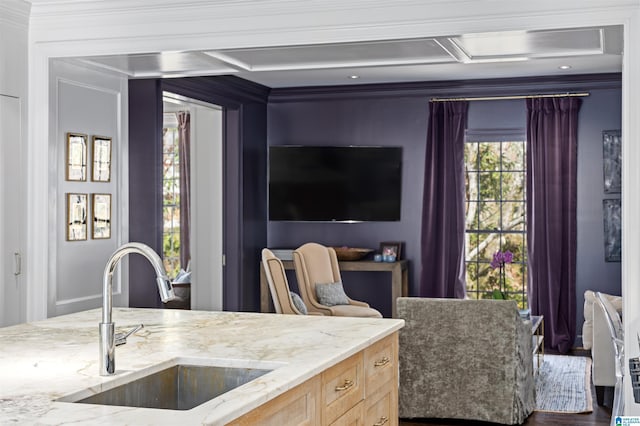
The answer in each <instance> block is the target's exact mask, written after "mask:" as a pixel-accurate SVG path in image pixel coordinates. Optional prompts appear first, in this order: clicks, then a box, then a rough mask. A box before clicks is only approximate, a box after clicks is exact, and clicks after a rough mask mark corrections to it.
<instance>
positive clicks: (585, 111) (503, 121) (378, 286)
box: [268, 74, 621, 333]
mask: <svg viewBox="0 0 640 426" xmlns="http://www.w3.org/2000/svg"><path fill="white" fill-rule="evenodd" d="M556 91H557V92H562V93H564V92H567V91H589V92H591V96H589V97H586V98H584V101H583V105H582V108H581V112H580V124H579V126H580V128H579V144H578V161H579V166H578V273H577V290H576V303H577V312H578V315H577V318H576V321H577V324H578V333H581V328H582V327H581V326H582V321H583V318H582V303H583V293H584V290H586V289H595V290H601V291H605V292H608V293H613V294H620V291H621V275H620V263H606V262H604V253H603V231H602V229H603V226H602V198H603V190H602V187H603V186H602V139H601V138H602V130H609V129H619V128H620V126H621V81H620V75H618V74H615V75H598V76H574V77H569V78H567V77H565V78H553V77H551V78H539V79H527V80H521V79H517V80H516V79H514V80H485V81H482V80H478V81H475V82H474V81H470V82H443V83H424V84H407V85H371V86H361V87H360V88H358V87H351V88H346V87H345V88H343V87H334V88H306V89H305V88H296V89H274V90H272V92H271V95H270V98H269V104H268V143H269V145H284V144H303V145H393V146H402V147H403V171H402V173H403V176H402V182H403V188H402V212H401V220H400V221H399V222H376V223H355V224H343V223H295V222H269V223H268V246H269V247H275V248H295V247H298V246H299V245H301V244H303V243H305V242H308V241H316V242H319V243H322V244H326V245H348V246H353V247H370V248H376V249H377V248H378V246H379V243H380V242H381V241H403V242H404V243H405V246H404V255H403V257H405V258H407V259H409V260H410V262H411V264H410V274H409V278H410V284H409V293H410V295H416V294H417V290H418V285H419V283H418V282H417V279H416V277H418V276H419V271H420V269H419V268H420V265H419V264H418V259H419V254H420V253H419V244H420V226H421V225H420V217H421V210H422V208H421V198H422V186H423V171H424V145H425V141H426V132H427V117H428V114H427V113H428V102H429V98H430V97H433V96H445V97H448V96H477V95H479V96H482V95H499V94H528V93H530V94H534V93H550V92H556ZM525 126H526V109H525V102H524V100H516V101H482V102H480V101H476V102H472V103H471V105H470V108H469V122H468V128H473V129H496V128H522V129H524V128H525ZM594 171H595V172H594ZM342 278H343V281H344V282H345V287H346V289H347V291H348V292H349V293H350V295H351V296H353V297H354V298H360V299H362V300H366V301H368V302H369V303H370V304H371V305H373V306H374V307H375V308H377V309H379V310H380V311H381V312H383V314H384V315H385V316H389V315H390V312H391V304H390V297H391V296H390V291H389V282H390V278H389V277H388V276H385V275H384V274H379V273H372V272H362V273H360V272H358V273H356V272H351V273H343V277H342ZM289 279H290V282H291V284H292V287H295V277H294V276H293V274H290V275H289Z"/></svg>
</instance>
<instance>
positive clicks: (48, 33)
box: [31, 0, 638, 53]
mask: <svg viewBox="0 0 640 426" xmlns="http://www.w3.org/2000/svg"><path fill="white" fill-rule="evenodd" d="M32 3H33V6H32V9H31V37H32V41H33V42H36V43H38V42H48V43H50V42H70V41H78V42H83V41H87V40H95V41H102V40H116V41H117V40H123V39H131V38H136V39H139V40H142V39H147V40H153V39H156V40H163V41H166V40H171V41H172V43H171V46H172V48H175V50H194V49H216V48H234V47H256V39H258V40H260V43H263V44H261V45H262V46H276V45H296V44H308V43H327V42H339V41H342V42H345V41H362V40H372V39H379V40H383V39H388V38H389V35H388V34H389V32H390V30H391V29H392V30H393V31H392V33H393V38H416V37H424V36H437V35H451V34H452V33H457V32H458V27H459V26H461V25H463V26H464V27H465V28H466V29H467V30H470V31H483V30H484V29H483V27H482V26H469V25H468V23H469V22H474V21H477V20H476V19H475V18H476V17H477V16H478V15H483V16H484V17H486V18H487V19H493V20H500V21H502V22H503V24H502V27H503V29H504V30H505V31H506V30H510V29H514V30H516V29H520V30H521V29H523V27H522V22H527V21H528V22H533V20H532V18H533V17H536V16H537V17H545V18H546V19H545V20H544V21H546V22H548V24H544V25H548V27H549V28H553V27H558V25H559V23H558V20H559V16H561V15H563V14H568V15H573V14H576V13H578V12H579V13H580V15H581V16H592V19H593V20H597V19H598V16H601V15H602V13H603V12H604V11H607V12H609V13H610V12H611V11H612V10H618V9H619V10H620V13H621V14H622V10H626V9H628V8H631V7H635V8H637V6H638V5H637V0H609V1H606V0H582V1H577V0H571V1H566V2H560V3H558V2H557V1H552V0H539V1H537V2H513V1H509V0H493V1H492V2H491V3H492V7H491V8H487V6H486V5H485V4H484V2H478V1H477V0H448V1H446V0H422V1H420V0H394V1H393V2H390V1H388V0H387V1H383V0H306V1H298V0H217V1H215V2H212V1H206V0H174V1H169V0H129V1H127V0H59V1H56V0H32ZM488 9H489V10H490V13H489V14H487V10H488ZM514 17H516V18H517V19H514ZM538 21H540V20H538ZM562 22H564V24H565V25H567V23H566V21H562ZM545 28H546V27H545ZM539 29H541V28H539ZM427 30H428V32H429V34H427ZM194 37H197V38H200V39H202V42H201V43H202V44H201V45H199V46H193V38H194ZM187 39H188V41H187ZM183 40H184V42H183V43H181V41H183ZM151 44H152V43H151V42H149V43H147V45H151ZM135 48H136V47H133V48H132V49H135ZM139 49H143V47H142V46H140V47H139ZM131 53H133V52H131Z"/></svg>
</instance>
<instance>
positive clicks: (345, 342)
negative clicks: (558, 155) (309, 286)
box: [0, 308, 404, 425]
mask: <svg viewBox="0 0 640 426" xmlns="http://www.w3.org/2000/svg"><path fill="white" fill-rule="evenodd" d="M113 318H114V322H115V324H116V329H117V330H121V331H126V329H129V328H132V327H134V326H136V325H138V324H144V328H143V329H142V330H140V331H138V332H136V333H135V334H133V335H131V336H130V337H129V338H128V340H127V343H126V344H125V345H122V346H118V347H117V348H116V355H115V362H116V364H115V366H116V372H115V375H113V376H109V377H102V376H100V375H99V373H98V370H99V368H98V323H99V322H100V319H101V310H100V309H95V310H90V311H85V312H79V313H75V314H70V315H65V316H60V317H55V318H50V319H47V320H44V321H39V322H33V323H27V324H21V325H17V326H12V327H5V328H0V340H1V341H2V342H3V343H2V345H0V424H7V423H16V424H42V425H49V424H52V425H53V424H56V425H58V424H104V423H108V424H140V425H141V424H150V425H151V424H153V425H160V424H179V425H191V424H194V425H195V424H210V425H223V424H227V423H230V422H232V421H236V422H237V423H238V424H251V423H252V422H255V421H259V422H260V423H264V424H267V423H269V422H270V421H274V422H275V421H278V422H280V423H279V424H280V425H283V424H286V423H282V414H284V413H285V412H286V411H287V410H288V409H289V408H288V407H289V405H287V401H293V402H292V403H291V405H290V407H291V409H294V408H295V407H300V406H302V407H303V413H302V414H300V415H301V416H302V417H304V416H307V415H308V416H312V417H310V418H309V419H307V420H306V421H308V422H310V423H309V424H321V423H329V422H330V421H333V420H335V419H333V418H331V419H329V418H328V417H326V416H328V415H329V414H327V413H336V412H337V413H338V414H341V413H342V412H341V411H339V410H342V411H345V413H346V414H345V416H347V415H348V416H351V417H353V416H354V415H356V414H358V413H364V414H362V415H367V414H366V413H367V412H370V414H371V415H377V414H376V410H377V411H380V409H381V408H380V407H376V406H374V404H373V403H374V402H376V401H378V399H379V400H380V401H383V402H384V401H386V402H385V403H386V404H387V405H391V409H392V414H393V408H395V409H396V410H397V331H398V330H399V329H400V328H401V327H402V326H403V324H404V322H403V320H396V319H379V318H368V319H367V318H344V317H314V316H295V315H276V314H258V313H235V312H205V311H185V310H171V309H133V308H115V309H114V311H113ZM175 359H179V360H180V361H181V362H184V363H190V362H195V361H197V360H206V361H207V362H208V363H213V364H216V365H225V366H232V367H234V366H236V367H246V368H260V369H268V370H273V371H270V372H269V373H267V374H265V375H263V376H261V377H259V378H257V379H254V380H252V381H251V382H249V383H247V384H245V385H243V386H240V387H238V388H235V389H233V390H231V391H229V392H227V393H225V394H223V395H221V396H219V397H216V398H214V399H211V400H209V401H207V402H205V403H203V404H201V405H199V406H196V407H195V408H192V409H189V410H182V411H179V410H167V409H153V408H136V407H121V406H109V405H96V404H80V403H73V402H60V401H58V400H59V399H60V398H62V399H66V400H68V397H69V395H75V394H78V393H79V392H80V391H83V390H84V393H87V394H93V393H97V392H100V391H101V390H103V389H107V388H109V387H112V386H113V385H114V384H119V383H125V382H127V381H129V380H130V379H131V377H134V376H136V375H140V374H141V372H143V371H145V370H147V369H150V368H153V367H154V366H157V365H158V364H162V363H167V362H170V361H172V360H175ZM369 364H370V365H369ZM374 365H375V367H374ZM374 368H375V369H380V371H384V373H383V374H377V375H376V373H375V372H373V373H370V371H373V369H374ZM343 376H344V377H343ZM332 380H333V381H335V382H336V383H337V384H336V385H335V386H334V383H333V382H332ZM343 382H344V383H343ZM382 382H384V383H382ZM354 383H355V384H354ZM328 386H332V388H331V389H329V387H328ZM345 386H346V387H347V388H348V392H345V393H348V394H350V395H351V396H349V398H350V400H352V401H353V403H351V402H349V403H347V402H346V400H347V399H346V398H342V397H341V396H340V395H338V396H332V395H329V393H331V392H333V391H332V389H333V388H335V389H336V390H338V389H340V390H342V388H344V387H345ZM394 388H395V389H394ZM301 392H302V393H301ZM305 392H306V393H305ZM379 394H380V395H382V394H383V395H384V398H382V397H380V398H378V395H379ZM299 395H301V396H302V397H301V398H298V397H297V396H299ZM376 398H378V399H376ZM336 401H337V402H339V404H338V405H334V406H332V405H331V404H332V403H336ZM274 403H277V404H274ZM345 404H347V405H345ZM351 404H352V405H353V407H352V406H351ZM394 406H395V407H394ZM336 407H338V409H339V410H338V411H336ZM358 407H359V408H358ZM276 411H281V414H280V416H279V417H278V416H275V417H273V419H270V418H269V416H270V415H271V414H273V413H275V412H276ZM347 411H348V413H347ZM331 415H333V414H331ZM358 415H359V414H358ZM261 416H262V417H261ZM380 416H381V418H382V417H385V416H386V414H385V415H380ZM294 417H295V416H294ZM298 417H300V416H298ZM284 418H285V419H286V418H287V417H286V416H285V417H284ZM292 418H293V417H292ZM243 419H244V420H243ZM345 419H346V417H345ZM389 420H391V422H390V424H395V423H396V422H397V412H396V414H395V418H393V416H392V417H391V418H390V419H389ZM296 423H304V422H303V421H300V422H298V421H297V420H296Z"/></svg>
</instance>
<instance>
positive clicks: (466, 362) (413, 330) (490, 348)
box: [397, 297, 535, 424]
mask: <svg viewBox="0 0 640 426" xmlns="http://www.w3.org/2000/svg"><path fill="white" fill-rule="evenodd" d="M397 308H398V316H399V317H400V318H403V319H404V320H405V327H404V328H403V329H401V330H400V389H399V415H400V418H451V419H470V420H481V421H488V422H495V423H502V424H520V423H522V422H524V420H525V419H526V418H527V416H529V414H531V412H532V411H533V409H534V408H535V382H534V376H533V349H532V342H531V340H532V339H531V323H530V322H529V321H523V320H521V319H520V317H519V315H518V309H517V305H516V302H515V301H513V300H458V299H426V298H417V297H400V298H398V299H397Z"/></svg>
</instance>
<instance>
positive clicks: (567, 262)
mask: <svg viewBox="0 0 640 426" xmlns="http://www.w3.org/2000/svg"><path fill="white" fill-rule="evenodd" d="M580 103H581V99H579V98H575V97H564V98H534V99H527V227H528V232H527V244H528V250H527V251H528V257H529V279H528V287H529V288H528V292H529V307H530V308H531V312H532V313H533V314H534V315H544V325H545V331H544V333H545V339H544V340H545V343H546V344H547V346H548V347H551V348H553V349H557V350H558V351H560V352H562V353H566V352H568V351H569V350H570V349H571V346H572V345H573V342H574V338H575V331H576V296H575V294H576V186H577V185H576V180H577V175H576V157H577V134H578V111H579V109H580Z"/></svg>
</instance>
